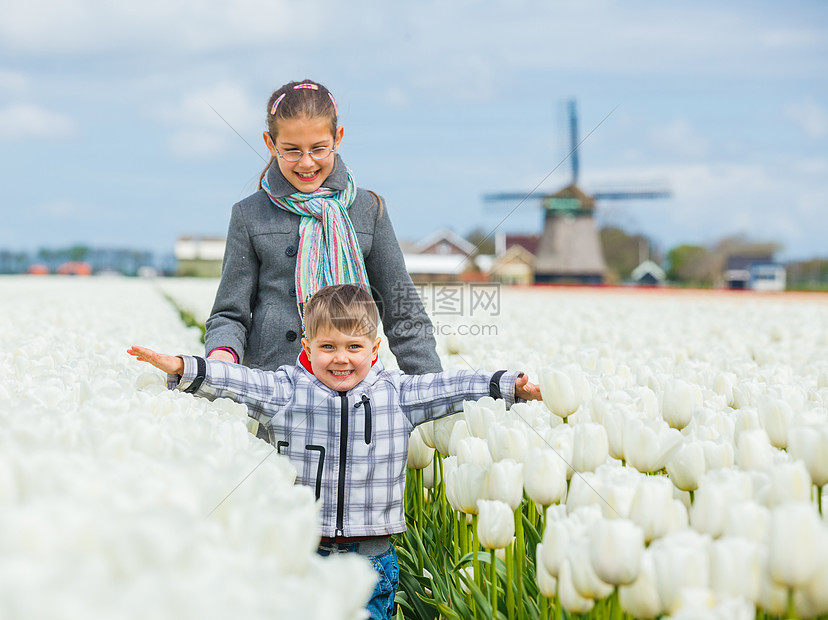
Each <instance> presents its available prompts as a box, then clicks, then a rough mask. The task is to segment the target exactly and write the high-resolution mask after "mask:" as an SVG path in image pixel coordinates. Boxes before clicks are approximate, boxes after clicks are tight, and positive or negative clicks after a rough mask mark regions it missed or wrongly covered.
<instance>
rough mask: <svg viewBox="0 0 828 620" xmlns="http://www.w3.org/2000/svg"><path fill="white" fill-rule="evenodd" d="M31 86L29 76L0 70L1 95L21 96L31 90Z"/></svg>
mask: <svg viewBox="0 0 828 620" xmlns="http://www.w3.org/2000/svg"><path fill="white" fill-rule="evenodd" d="M29 84H30V80H29V77H28V76H27V75H24V74H23V73H19V72H17V71H7V70H5V69H0V93H3V94H12V95H21V94H23V93H24V92H26V91H27V90H28V89H29Z"/></svg>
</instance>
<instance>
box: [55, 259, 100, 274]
mask: <svg viewBox="0 0 828 620" xmlns="http://www.w3.org/2000/svg"><path fill="white" fill-rule="evenodd" d="M55 273H57V274H59V275H62V276H91V275H92V265H90V264H89V263H84V262H81V261H69V262H66V263H63V264H61V265H58V268H57V270H56V271H55Z"/></svg>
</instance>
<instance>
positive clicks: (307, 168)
mask: <svg viewBox="0 0 828 620" xmlns="http://www.w3.org/2000/svg"><path fill="white" fill-rule="evenodd" d="M344 131H345V130H344V129H343V128H342V127H341V126H340V127H337V128H336V133H335V134H334V135H331V123H330V120H329V119H327V118H307V117H298V118H289V119H282V120H280V121H279V132H278V134H277V135H276V138H275V143H274V140H273V138H272V137H271V135H270V134H269V133H268V132H264V140H265V144H266V145H267V148H268V150H269V151H270V154H271V155H272V156H273V157H276V158H277V159H278V162H279V170H281V172H282V174H283V175H284V177H285V178H286V179H287V180H288V182H289V183H290V184H291V185H293V186H294V187H295V188H296V189H298V190H299V191H300V192H303V193H305V194H310V193H312V192H315V191H316V190H318V189H319V188H320V187H321V186H322V183H323V182H324V181H325V179H327V178H328V175H330V173H331V171H332V170H333V167H334V164H335V163H336V157H334V154H333V153H331V154H330V155H328V157H325V158H324V159H321V160H318V161H317V160H316V159H314V158H313V157H311V156H310V153H309V151H311V150H312V149H315V148H318V147H326V148H329V149H332V150H334V151H335V150H336V149H338V148H339V144H340V142H341V141H342V135H343V134H344ZM287 151H302V158H301V159H300V160H299V161H293V162H291V161H287V160H286V159H285V158H284V157H281V156H280V155H283V154H284V153H285V152H287Z"/></svg>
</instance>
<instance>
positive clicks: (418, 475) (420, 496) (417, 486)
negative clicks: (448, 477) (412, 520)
mask: <svg viewBox="0 0 828 620" xmlns="http://www.w3.org/2000/svg"><path fill="white" fill-rule="evenodd" d="M414 492H415V493H416V494H417V499H416V504H415V506H416V509H417V523H416V525H415V527H416V528H417V536H418V537H419V538H420V540H422V538H423V503H424V502H425V495H424V488H423V470H422V469H417V470H415V473H414ZM416 556H417V574H418V575H422V574H423V562H424V561H423V556H422V555H421V554H419V553H417V554H416Z"/></svg>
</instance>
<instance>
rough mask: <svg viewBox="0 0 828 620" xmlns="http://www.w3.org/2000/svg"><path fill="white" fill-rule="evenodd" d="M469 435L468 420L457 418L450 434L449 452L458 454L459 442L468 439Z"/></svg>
mask: <svg viewBox="0 0 828 620" xmlns="http://www.w3.org/2000/svg"><path fill="white" fill-rule="evenodd" d="M438 421H439V420H438ZM469 437H470V435H469V427H468V425H467V424H466V420H465V419H463V420H456V421H455V422H454V426H452V427H451V435H450V436H449V440H448V453H449V454H453V455H457V450H458V448H457V444H458V443H460V441H461V440H463V439H467V438H469ZM435 438H436V435H435Z"/></svg>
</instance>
